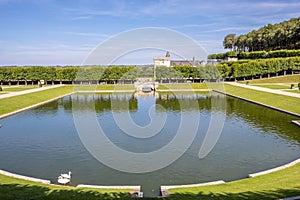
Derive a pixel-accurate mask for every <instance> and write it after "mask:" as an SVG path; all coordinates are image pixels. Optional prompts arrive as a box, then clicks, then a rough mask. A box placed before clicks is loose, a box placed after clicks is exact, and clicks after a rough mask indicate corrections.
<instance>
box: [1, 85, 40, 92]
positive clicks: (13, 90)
mask: <svg viewBox="0 0 300 200" xmlns="http://www.w3.org/2000/svg"><path fill="white" fill-rule="evenodd" d="M34 88H38V86H19V87H3V91H5V92H20V91H24V90H31V89H34Z"/></svg>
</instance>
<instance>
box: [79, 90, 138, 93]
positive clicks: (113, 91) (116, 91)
mask: <svg viewBox="0 0 300 200" xmlns="http://www.w3.org/2000/svg"><path fill="white" fill-rule="evenodd" d="M135 91H136V90H78V91H76V92H77V93H133V92H135Z"/></svg>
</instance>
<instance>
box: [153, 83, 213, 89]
mask: <svg viewBox="0 0 300 200" xmlns="http://www.w3.org/2000/svg"><path fill="white" fill-rule="evenodd" d="M181 89H182V90H184V89H187V90H190V89H194V90H199V89H200V90H203V89H208V87H207V85H206V84H205V83H191V84H188V83H178V84H159V85H158V88H157V90H181Z"/></svg>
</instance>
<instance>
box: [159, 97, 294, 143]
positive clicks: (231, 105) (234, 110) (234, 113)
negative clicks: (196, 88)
mask: <svg viewBox="0 0 300 200" xmlns="http://www.w3.org/2000/svg"><path fill="white" fill-rule="evenodd" d="M212 98H214V105H213V107H212ZM190 100H196V101H198V105H199V111H200V112H201V111H203V112H207V111H209V112H211V111H217V112H223V109H222V106H221V101H224V99H223V98H222V97H221V96H218V95H214V94H182V95H175V94H173V93H163V94H160V95H159V98H158V99H156V104H157V105H160V106H162V107H163V108H164V109H166V110H170V111H175V112H181V111H184V112H188V111H193V108H189V107H187V106H185V107H184V108H181V107H180V102H185V104H188V101H190ZM225 100H226V115H227V116H228V117H229V118H231V117H233V118H239V119H241V120H243V121H246V122H247V123H249V124H251V125H253V126H254V127H256V128H260V129H262V130H264V132H266V133H268V132H270V131H272V133H274V132H275V133H278V134H280V135H281V137H288V138H291V139H293V140H295V141H297V142H298V143H300V135H299V128H298V127H296V126H294V125H293V124H291V123H290V122H291V121H292V120H295V119H296V118H297V117H293V116H290V115H287V114H284V113H281V112H278V111H275V110H271V109H269V108H265V107H263V106H259V105H255V104H252V103H249V102H245V101H242V100H238V99H235V98H231V97H226V98H225ZM218 101H220V104H218ZM156 110H157V111H158V112H160V111H161V112H164V111H163V110H161V109H160V107H159V106H157V109H156ZM287 126H289V127H288V128H287Z"/></svg>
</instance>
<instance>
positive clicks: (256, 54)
mask: <svg viewBox="0 0 300 200" xmlns="http://www.w3.org/2000/svg"><path fill="white" fill-rule="evenodd" d="M296 56H300V49H298V50H275V51H252V52H237V51H229V52H226V53H219V54H210V55H208V59H223V60H224V59H225V58H227V57H236V58H238V59H239V60H242V59H264V58H285V57H296Z"/></svg>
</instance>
